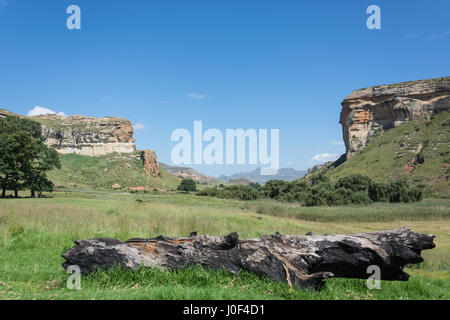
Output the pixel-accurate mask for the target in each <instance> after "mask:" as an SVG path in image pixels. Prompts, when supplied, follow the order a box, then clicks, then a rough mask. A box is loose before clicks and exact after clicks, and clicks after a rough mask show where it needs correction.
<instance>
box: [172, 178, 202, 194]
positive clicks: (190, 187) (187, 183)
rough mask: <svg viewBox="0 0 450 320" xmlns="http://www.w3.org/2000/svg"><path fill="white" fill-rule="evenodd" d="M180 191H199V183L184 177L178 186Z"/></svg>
mask: <svg viewBox="0 0 450 320" xmlns="http://www.w3.org/2000/svg"><path fill="white" fill-rule="evenodd" d="M177 190H178V191H185V192H187V193H189V191H197V184H196V183H195V181H194V180H192V179H183V180H182V181H181V183H180V185H179V186H178V188H177Z"/></svg>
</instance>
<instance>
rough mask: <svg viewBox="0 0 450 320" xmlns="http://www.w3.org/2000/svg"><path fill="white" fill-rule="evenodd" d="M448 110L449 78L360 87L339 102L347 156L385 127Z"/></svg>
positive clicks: (392, 126) (355, 151) (358, 149)
mask: <svg viewBox="0 0 450 320" xmlns="http://www.w3.org/2000/svg"><path fill="white" fill-rule="evenodd" d="M447 109H450V77H444V78H437V79H429V80H419V81H410V82H401V83H396V84H392V85H382V86H376V87H370V88H365V89H360V90H356V91H354V92H352V93H351V94H350V95H349V96H348V97H347V98H345V99H344V101H343V102H342V111H341V116H340V123H341V125H342V131H343V136H344V142H345V147H346V150H347V159H349V158H350V157H351V156H353V155H354V154H355V153H357V152H358V151H360V150H362V149H363V148H364V147H365V146H366V145H367V144H368V143H369V142H370V141H371V140H372V139H373V138H375V137H377V136H379V135H381V134H382V133H383V131H384V130H388V129H391V128H394V127H396V126H399V125H400V124H402V123H404V122H407V121H411V120H414V119H418V118H423V119H429V117H430V115H431V114H432V113H437V112H440V111H444V110H447Z"/></svg>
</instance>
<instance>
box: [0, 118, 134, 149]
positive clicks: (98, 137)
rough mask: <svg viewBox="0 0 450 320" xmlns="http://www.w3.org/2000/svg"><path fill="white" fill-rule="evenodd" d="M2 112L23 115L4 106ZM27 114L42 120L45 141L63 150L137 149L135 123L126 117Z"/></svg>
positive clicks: (50, 145) (40, 121) (35, 119)
mask: <svg viewBox="0 0 450 320" xmlns="http://www.w3.org/2000/svg"><path fill="white" fill-rule="evenodd" d="M2 116H3V117H4V116H18V117H23V116H20V115H16V114H14V113H12V112H9V111H7V110H3V109H0V117H2ZM26 118H28V119H31V120H33V121H36V122H38V123H40V124H41V132H42V136H43V137H44V138H45V144H46V145H48V146H49V147H51V148H54V149H56V151H58V152H59V153H62V154H66V153H75V154H79V155H86V156H102V155H106V154H110V153H132V152H134V151H135V150H136V146H135V144H134V141H135V139H134V138H133V126H132V124H131V122H130V121H129V120H127V119H124V118H117V117H105V118H94V117H85V116H70V117H63V116H58V115H54V114H47V115H41V116H34V117H26Z"/></svg>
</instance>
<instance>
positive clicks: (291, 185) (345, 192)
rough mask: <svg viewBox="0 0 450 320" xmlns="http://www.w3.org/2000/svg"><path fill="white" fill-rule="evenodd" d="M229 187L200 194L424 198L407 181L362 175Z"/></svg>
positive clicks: (313, 201)
mask: <svg viewBox="0 0 450 320" xmlns="http://www.w3.org/2000/svg"><path fill="white" fill-rule="evenodd" d="M258 186H259V185H256V184H254V185H252V186H242V185H236V186H230V187H225V186H224V187H223V188H217V187H214V188H207V189H204V190H202V191H200V192H199V195H202V196H209V197H217V198H223V199H239V200H256V199H258V198H267V199H273V200H276V201H280V202H298V203H303V204H304V205H305V206H338V205H352V204H353V205H366V204H370V203H372V202H380V201H385V202H388V201H389V202H414V201H420V200H422V198H423V192H422V190H421V189H420V188H411V187H410V186H409V185H408V184H407V183H406V181H403V180H402V181H396V182H392V183H389V184H385V183H377V182H374V181H372V180H371V179H370V178H369V177H366V176H363V175H359V174H358V175H351V176H346V177H342V178H340V179H339V180H338V181H337V182H336V183H335V184H333V183H332V182H331V181H330V180H329V179H328V178H327V177H326V176H324V175H323V174H318V175H316V176H313V177H312V178H311V185H309V184H308V183H307V181H306V180H305V179H301V180H297V181H292V182H287V181H282V180H270V181H268V182H267V183H266V184H265V185H264V186H262V187H261V186H259V187H258Z"/></svg>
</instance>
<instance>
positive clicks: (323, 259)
mask: <svg viewBox="0 0 450 320" xmlns="http://www.w3.org/2000/svg"><path fill="white" fill-rule="evenodd" d="M433 240H434V235H431V234H420V233H416V232H413V231H411V230H410V229H409V228H406V227H402V228H399V229H396V230H392V231H380V232H371V233H359V234H350V235H334V234H328V235H308V236H289V235H282V234H280V233H274V234H273V235H269V236H262V237H261V238H257V239H247V240H246V239H239V238H238V235H237V234H236V233H231V234H229V235H227V236H223V237H216V236H209V235H201V236H198V235H197V233H196V232H192V233H191V236H190V237H189V238H168V237H164V236H159V237H157V238H154V239H130V240H127V241H126V242H122V241H120V240H117V239H90V240H77V241H75V244H76V245H75V246H74V247H73V248H71V249H70V250H69V251H67V252H66V253H64V254H63V256H62V257H63V258H64V259H65V260H66V262H64V263H63V267H65V268H68V267H69V266H71V265H77V266H78V267H79V268H80V270H81V272H82V273H83V274H88V273H91V272H95V271H96V270H97V269H99V268H100V269H107V268H110V267H112V266H114V265H121V266H123V267H124V268H128V269H138V268H141V267H156V268H162V269H173V270H177V269H183V268H186V267H188V266H192V265H201V266H203V267H205V268H212V269H220V268H224V269H226V270H228V271H230V272H232V273H238V272H239V271H240V270H247V271H249V272H254V273H257V274H259V275H262V276H267V277H270V278H272V279H274V280H277V281H282V282H287V283H288V284H289V285H290V286H292V287H295V288H299V287H301V288H311V289H319V288H320V287H322V286H323V284H324V283H325V280H326V279H327V278H329V277H344V278H362V279H367V278H368V277H369V274H368V273H367V268H368V267H369V266H372V265H376V266H378V267H379V268H380V271H381V279H382V280H400V281H406V280H408V277H409V276H408V274H407V273H406V272H405V271H403V267H404V266H405V265H406V264H409V263H420V262H422V261H423V258H422V257H421V252H422V250H426V249H432V248H434V247H435V244H434V242H433Z"/></svg>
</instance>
